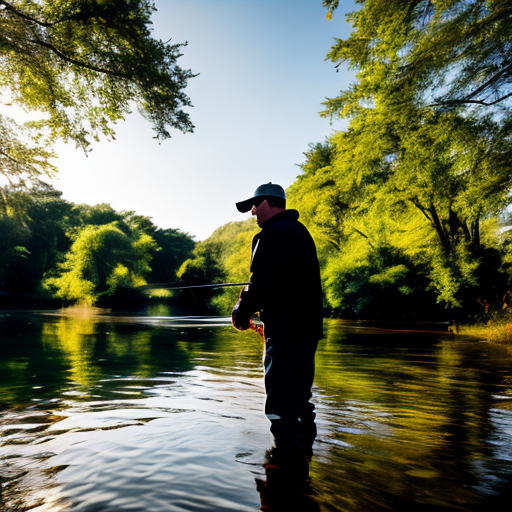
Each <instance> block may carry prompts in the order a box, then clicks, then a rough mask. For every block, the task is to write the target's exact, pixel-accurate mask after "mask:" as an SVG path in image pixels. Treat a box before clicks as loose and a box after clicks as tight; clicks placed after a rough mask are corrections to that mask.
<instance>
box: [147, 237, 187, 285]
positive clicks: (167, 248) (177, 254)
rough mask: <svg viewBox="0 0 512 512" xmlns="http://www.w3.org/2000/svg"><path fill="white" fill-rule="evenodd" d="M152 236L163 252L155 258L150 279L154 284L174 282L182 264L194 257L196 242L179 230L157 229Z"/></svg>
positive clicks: (159, 252)
mask: <svg viewBox="0 0 512 512" xmlns="http://www.w3.org/2000/svg"><path fill="white" fill-rule="evenodd" d="M152 236H153V238H154V239H155V241H156V243H157V244H158V246H159V247H160V249H161V250H160V251H158V252H157V253H156V254H155V255H154V257H153V261H152V264H151V273H150V275H149V278H148V279H149V280H150V281H151V282H152V283H170V282H173V281H174V280H175V279H176V272H177V271H178V269H179V268H180V266H181V265H182V263H183V262H184V261H185V260H188V259H189V258H191V257H192V256H193V255H192V251H193V249H194V246H195V242H194V240H193V238H192V237H191V236H190V235H188V234H187V233H183V232H182V231H180V230H179V229H157V230H156V231H155V232H154V233H153V235H152Z"/></svg>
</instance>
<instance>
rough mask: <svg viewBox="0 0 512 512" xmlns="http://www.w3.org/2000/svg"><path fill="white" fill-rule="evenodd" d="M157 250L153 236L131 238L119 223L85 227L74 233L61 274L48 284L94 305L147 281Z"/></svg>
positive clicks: (66, 296) (57, 292)
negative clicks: (102, 298) (154, 252)
mask: <svg viewBox="0 0 512 512" xmlns="http://www.w3.org/2000/svg"><path fill="white" fill-rule="evenodd" d="M156 249H157V245H156V243H155V241H154V240H153V239H152V238H151V237H150V236H149V235H146V234H142V235H140V237H137V238H132V239H131V238H130V237H129V236H127V235H126V234H125V233H123V231H121V230H120V229H119V227H118V226H117V225H116V223H112V224H105V225H101V226H85V227H84V228H82V229H81V230H80V231H78V232H77V233H75V234H74V242H73V245H72V246H71V249H70V251H69V252H68V253H67V254H66V256H65V260H64V262H63V263H62V264H60V271H61V274H60V276H58V277H49V278H47V279H46V280H45V286H47V287H50V288H52V289H54V290H55V295H56V297H59V298H61V299H65V300H69V301H83V302H86V303H87V304H90V305H92V304H95V303H96V302H97V301H98V299H99V298H100V297H101V296H102V295H107V296H114V295H115V294H116V293H118V292H119V290H120V289H127V288H133V287H136V286H141V285H144V284H146V282H145V280H144V276H145V275H146V274H147V273H149V271H150V270H151V268H150V266H149V263H150V261H151V257H152V253H153V251H155V250H156Z"/></svg>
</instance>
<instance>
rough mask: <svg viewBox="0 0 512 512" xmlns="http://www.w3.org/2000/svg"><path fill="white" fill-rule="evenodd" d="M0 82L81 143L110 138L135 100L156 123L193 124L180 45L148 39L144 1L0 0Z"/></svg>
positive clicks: (160, 132) (164, 127)
mask: <svg viewBox="0 0 512 512" xmlns="http://www.w3.org/2000/svg"><path fill="white" fill-rule="evenodd" d="M0 6H3V7H4V8H3V9H2V10H0V19H1V23H2V33H1V35H0V59H1V62H2V67H1V72H0V86H2V87H4V88H7V89H8V90H9V91H10V94H11V96H12V100H13V101H14V102H16V103H18V104H20V105H21V106H23V107H24V108H26V109H28V110H35V111H39V112H43V113H45V114H46V116H47V117H46V120H45V124H47V126H48V127H49V128H50V130H51V131H52V133H53V135H54V136H56V137H62V138H64V139H72V140H74V141H75V142H77V144H79V145H80V146H82V147H87V145H88V144H89V139H90V137H91V136H92V137H93V138H97V136H98V135H99V134H101V133H103V134H105V135H108V136H112V135H113V130H112V124H113V123H115V122H117V121H119V120H121V119H123V118H124V116H125V115H126V114H128V113H129V112H130V111H131V108H132V103H135V104H136V105H137V107H138V108H139V110H140V111H141V113H142V114H143V115H144V116H146V117H147V118H148V119H149V120H150V121H151V122H152V123H153V126H154V128H155V131H156V134H157V137H159V138H166V137H169V136H170V135H169V132H168V128H169V127H172V128H177V129H179V130H181V131H183V132H187V131H191V130H192V128H193V126H192V124H191V122H190V119H189V116H188V114H187V113H186V112H185V111H184V108H185V107H187V106H189V105H190V101H189V99H188V98H187V96H186V95H185V93H184V92H183V90H184V88H185V86H186V84H187V81H188V79H189V78H191V77H192V76H193V75H192V73H191V72H190V71H186V70H183V69H181V68H180V66H179V65H178V63H177V62H178V59H179V57H180V51H181V47H182V46H183V45H182V44H169V43H164V42H162V41H159V40H156V39H153V38H152V37H151V30H150V27H151V21H150V17H151V14H152V12H153V11H154V10H155V7H154V5H153V3H152V2H150V1H148V0H135V1H130V0H109V1H101V0H78V1H77V0H75V1H69V0H53V1H51V2H38V1H35V0H12V1H10V2H7V1H4V0H2V1H0Z"/></svg>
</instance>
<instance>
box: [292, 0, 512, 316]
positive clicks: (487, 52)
mask: <svg viewBox="0 0 512 512" xmlns="http://www.w3.org/2000/svg"><path fill="white" fill-rule="evenodd" d="M360 3H361V4H362V6H361V8H360V9H359V10H358V11H356V12H354V13H350V14H349V15H348V16H347V18H348V20H349V21H351V22H352V24H353V27H354V30H353V31H352V33H351V35H350V37H349V38H348V39H347V40H341V39H340V40H337V41H336V43H335V45H334V46H333V47H332V49H331V51H330V52H329V54H328V56H327V57H328V59H330V60H332V62H334V63H335V64H336V66H339V65H340V64H342V63H348V64H349V66H351V67H352V68H355V69H356V70H357V71H358V73H357V81H356V83H354V84H353V85H351V86H350V88H349V89H348V90H346V91H342V92H341V94H340V95H339V96H338V97H336V98H331V99H329V100H327V101H326V103H325V107H326V108H325V111H324V112H323V115H325V116H340V117H348V118H349V119H350V124H349V128H348V130H347V131H345V132H339V133H334V134H333V135H332V136H331V137H330V138H329V139H328V140H327V141H326V142H325V143H324V144H317V145H310V147H309V151H308V152H306V153H305V156H306V161H305V162H304V164H302V166H301V167H302V170H303V174H302V175H301V176H299V178H298V179H297V181H296V182H295V183H294V184H293V185H292V186H291V187H290V189H289V190H288V191H287V194H288V196H289V205H290V206H291V207H296V208H297V209H299V210H300V211H301V218H302V220H303V222H304V223H305V224H306V225H307V226H308V227H309V228H310V230H311V232H312V234H313V237H314V238H315V240H316V242H317V246H318V249H319V257H320V262H321V268H322V275H323V279H324V291H325V295H326V300H327V303H328V305H329V306H330V307H331V308H333V310H334V311H335V312H339V313H340V314H343V315H353V316H359V317H372V316H379V315H381V316H382V315H391V314H393V308H390V306H389V305H390V304H393V305H394V306H393V307H394V309H395V311H394V314H395V316H400V315H404V314H414V315H418V313H423V312H428V314H437V315H439V314H442V311H440V310H439V306H443V307H445V308H448V309H450V310H451V311H452V314H453V312H454V310H456V309H459V310H464V311H465V313H466V314H468V315H472V314H475V313H476V311H477V309H478V308H477V304H482V303H492V302H496V301H497V300H498V298H499V297H500V294H501V295H503V294H504V293H505V291H506V284H507V273H508V274H509V275H510V265H509V266H508V268H507V267H506V264H505V262H506V254H507V250H506V248H505V247H504V245H503V243H502V242H500V240H499V237H498V236H497V230H494V231H492V230H489V229H488V228H486V229H483V228H482V226H486V224H488V223H489V222H490V221H491V220H492V219H493V218H496V217H497V216H498V215H499V214H500V212H502V211H503V210H504V209H505V208H506V207H507V205H509V204H510V202H511V198H512V196H511V194H510V192H511V190H512V164H511V162H512V159H511V156H512V153H511V151H512V150H511V148H512V146H511V145H510V135H511V127H512V124H511V116H510V103H509V101H508V97H509V96H510V94H509V92H508V90H509V87H510V84H511V83H512V73H511V69H512V68H511V67H510V61H509V50H508V48H509V46H510V42H511V36H512V31H511V29H510V23H507V20H508V18H509V14H510V9H511V7H512V3H511V2H510V1H508V0H507V1H506V2H487V1H483V0H475V1H473V2H465V1H463V0H451V1H449V2H431V1H419V0H418V1H412V2H402V1H400V0H393V1H391V2H388V1H384V0H366V1H364V2H360ZM324 6H326V7H327V8H328V16H327V17H328V18H331V17H332V13H333V11H334V10H335V9H336V8H338V7H339V2H338V1H337V0H325V1H324ZM504 264H505V266H503V265H504ZM436 303H437V304H436ZM405 306H407V307H405ZM436 311H437V313H436Z"/></svg>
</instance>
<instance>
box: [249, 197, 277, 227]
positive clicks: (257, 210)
mask: <svg viewBox="0 0 512 512" xmlns="http://www.w3.org/2000/svg"><path fill="white" fill-rule="evenodd" d="M251 213H252V214H253V215H255V216H256V222H257V223H258V226H261V225H262V224H263V223H264V222H267V220H268V219H270V217H272V211H271V209H270V206H269V204H268V202H267V200H266V199H265V200H264V201H263V202H261V203H260V202H259V201H256V202H255V204H254V205H253V207H252V210H251Z"/></svg>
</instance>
